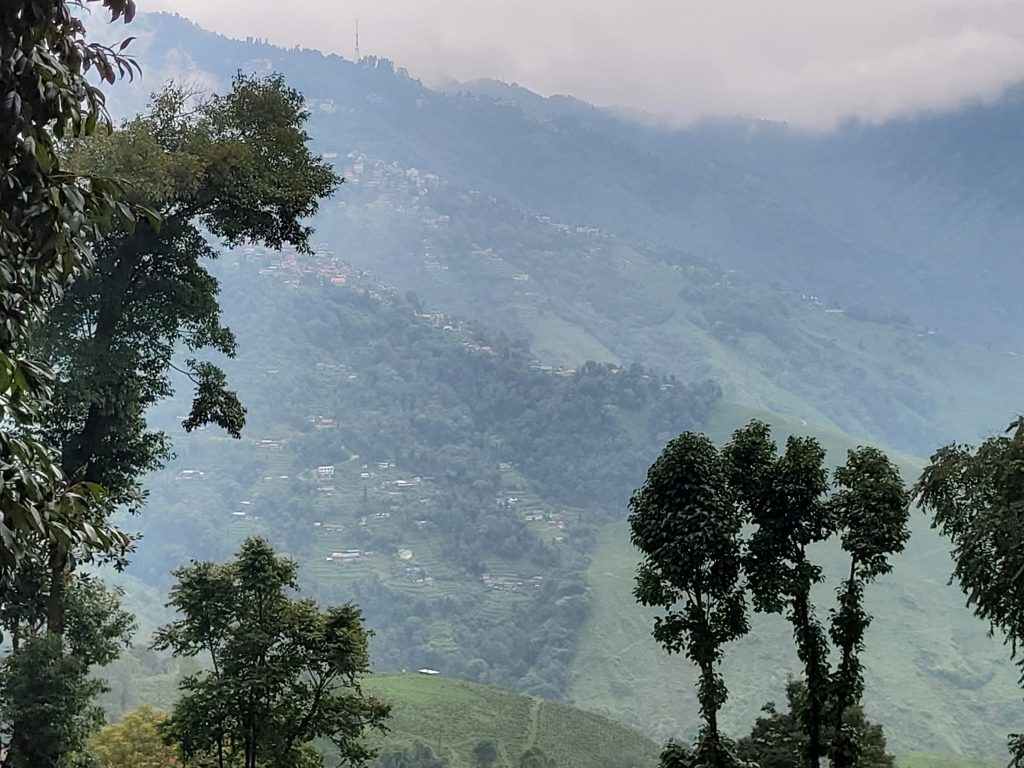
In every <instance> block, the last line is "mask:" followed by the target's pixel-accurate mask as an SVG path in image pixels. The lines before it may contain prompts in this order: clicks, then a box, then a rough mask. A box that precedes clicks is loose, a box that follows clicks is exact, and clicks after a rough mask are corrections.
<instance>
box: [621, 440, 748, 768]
mask: <svg viewBox="0 0 1024 768" xmlns="http://www.w3.org/2000/svg"><path fill="white" fill-rule="evenodd" d="M629 507H630V516H629V523H630V527H631V529H632V541H633V544H634V545H635V546H636V547H637V548H638V549H639V550H640V551H641V552H642V553H643V556H644V557H643V560H642V562H641V563H640V567H639V569H638V572H637V577H636V589H635V595H636V598H637V600H638V601H639V602H641V603H642V604H644V605H650V606H657V607H660V608H662V609H663V610H664V611H665V615H663V616H658V617H657V618H656V619H655V624H654V632H653V634H654V638H655V639H656V640H657V641H658V642H659V643H661V645H662V646H663V647H664V648H665V649H666V650H667V651H668V652H669V653H680V652H683V653H685V654H686V655H687V657H688V658H689V659H690V660H691V661H693V663H694V664H696V665H697V666H698V668H699V669H700V681H699V684H698V699H699V701H700V709H701V715H702V716H703V718H704V721H705V726H706V727H705V729H704V731H703V733H702V735H701V739H700V743H699V744H698V747H697V750H696V752H697V753H698V763H697V764H705V765H709V766H713V768H718V767H719V766H726V765H731V764H732V763H733V762H734V758H733V757H732V755H731V754H730V751H729V749H728V745H727V743H726V742H725V741H724V739H723V738H722V737H721V735H720V733H719V729H718V710H719V709H720V708H721V706H722V704H723V703H724V702H725V699H726V695H727V691H726V687H725V682H724V680H723V679H722V676H721V674H720V673H719V671H718V666H719V664H720V663H721V659H722V654H723V647H724V646H725V644H726V643H727V642H729V641H730V640H735V639H736V638H738V637H741V636H743V635H744V634H745V633H746V632H747V631H748V628H749V627H748V623H747V614H746V602H745V599H744V592H743V584H742V579H741V576H742V568H741V565H742V550H741V540H740V532H741V528H742V525H743V513H742V511H741V510H740V508H739V507H738V506H737V505H736V504H735V503H734V498H733V496H732V492H731V490H730V487H729V483H728V477H727V472H726V470H725V467H724V466H723V458H722V456H721V455H720V454H719V452H718V451H717V450H716V449H715V447H714V445H713V444H712V443H711V441H710V440H708V438H707V437H706V436H704V435H697V434H694V433H691V432H686V433H683V434H682V435H680V436H679V437H677V438H676V439H674V440H673V441H672V442H670V443H669V444H668V446H667V447H666V448H665V450H664V451H663V452H662V454H661V456H659V457H658V459H657V460H656V461H655V462H654V464H653V465H652V466H651V468H650V470H649V472H648V473H647V482H646V483H645V484H644V485H643V487H642V488H640V489H639V490H638V491H637V492H636V493H634V495H633V498H632V499H631V500H630V504H629ZM701 761H703V762H701Z"/></svg>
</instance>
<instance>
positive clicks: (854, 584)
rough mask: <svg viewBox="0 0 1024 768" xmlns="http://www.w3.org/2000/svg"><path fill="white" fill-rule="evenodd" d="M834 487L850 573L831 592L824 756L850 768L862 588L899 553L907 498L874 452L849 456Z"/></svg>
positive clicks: (863, 617)
mask: <svg viewBox="0 0 1024 768" xmlns="http://www.w3.org/2000/svg"><path fill="white" fill-rule="evenodd" d="M834 484H835V487H836V489H837V490H836V492H835V494H834V495H833V496H832V498H831V499H830V500H829V504H830V506H831V507H832V514H833V515H834V517H835V525H836V528H837V530H838V532H839V535H840V538H841V540H842V545H843V551H844V552H845V553H846V554H848V555H849V556H850V571H849V576H848V577H847V578H846V579H845V581H844V582H843V583H842V584H841V585H840V586H839V587H838V588H837V597H838V603H839V606H838V608H837V609H835V610H834V611H833V613H832V620H831V623H830V627H829V634H830V635H831V637H832V642H833V643H834V644H835V647H836V648H837V649H838V651H839V654H840V658H839V663H838V665H837V667H836V670H835V672H834V673H833V675H832V692H831V695H832V700H831V707H832V711H833V712H832V718H833V728H834V733H833V737H832V746H831V750H830V754H831V757H832V764H833V765H834V766H836V768H852V767H853V766H856V765H858V755H859V754H860V750H861V749H862V746H861V744H860V742H859V741H858V739H857V733H856V731H855V729H854V727H853V726H852V725H851V723H850V722H849V720H848V713H849V712H850V710H851V708H854V707H857V706H859V705H860V701H861V695H862V694H863V691H864V676H863V670H862V665H861V662H860V655H861V652H862V651H863V649H864V632H865V631H866V630H867V627H868V625H869V624H870V623H871V616H870V615H868V614H867V613H866V612H865V610H864V606H863V600H864V588H865V586H866V585H867V584H869V583H871V582H872V581H874V580H875V579H876V578H877V577H878V576H881V575H883V574H886V573H889V572H890V571H891V570H892V563H891V561H890V557H891V556H892V555H894V554H897V553H899V552H902V551H903V548H904V546H905V545H906V543H907V539H909V538H910V530H909V529H908V527H907V525H908V520H909V516H910V494H909V493H908V492H907V489H906V487H905V486H904V484H903V480H902V478H901V477H900V472H899V469H898V468H897V467H896V465H895V464H893V463H892V462H891V461H890V460H889V458H888V457H887V456H886V455H885V454H884V453H882V452H881V451H880V450H878V449H877V448H858V449H856V450H853V451H850V452H849V455H848V457H847V461H846V463H845V464H844V465H842V466H841V467H838V468H837V469H836V471H835V474H834Z"/></svg>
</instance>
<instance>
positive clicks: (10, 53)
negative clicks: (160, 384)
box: [0, 0, 135, 577]
mask: <svg viewBox="0 0 1024 768" xmlns="http://www.w3.org/2000/svg"><path fill="white" fill-rule="evenodd" d="M90 1H91V0H84V2H74V1H73V0H25V2H8V3H3V4H2V5H0V93H2V94H3V96H2V97H0V177H2V178H0V576H4V577H5V576H6V575H7V574H8V573H9V572H10V570H11V569H12V568H13V567H14V566H15V565H16V564H17V562H18V560H19V558H20V556H21V554H22V552H23V551H24V549H25V548H26V541H25V539H26V537H27V536H31V537H39V536H44V537H48V538H53V539H55V540H60V541H66V542H69V543H74V544H83V545H90V546H98V547H101V548H103V547H108V546H113V545H115V544H120V543H123V540H122V538H121V537H120V536H118V535H117V534H116V532H114V531H112V530H109V529H105V528H102V527H101V528H94V527H93V526H91V525H88V524H84V522H83V521H82V520H81V519H80V516H79V509H80V505H81V503H82V502H83V500H84V498H85V497H86V495H88V494H89V493H91V491H89V490H88V489H84V488H80V487H79V488H76V487H71V486H69V483H68V481H67V478H66V477H65V476H64V475H63V474H62V473H61V469H60V463H59V461H58V460H57V458H56V456H55V453H54V451H53V449H52V447H51V446H49V445H48V444H47V443H46V442H44V441H42V440H40V439H39V437H38V435H36V434H35V427H36V425H37V424H38V422H39V411H40V408H41V406H42V404H43V403H45V401H46V400H47V399H48V398H49V396H50V393H51V376H50V373H49V371H48V370H47V368H46V367H45V366H44V365H41V364H40V363H39V362H38V361H36V360H34V359H32V358H31V356H30V354H29V349H28V339H29V335H30V334H31V332H32V330H33V329H34V327H35V326H36V325H37V323H38V322H39V320H40V319H41V317H42V316H43V314H44V313H45V312H46V310H47V309H48V308H49V307H50V306H51V305H52V303H53V301H54V300H55V299H56V298H57V297H58V296H59V295H60V293H61V292H62V291H63V290H65V289H66V288H67V287H68V285H70V284H71V283H72V282H73V281H74V280H75V279H76V278H78V277H80V276H81V275H82V274H83V273H84V272H86V271H87V270H88V269H89V267H90V264H91V257H90V252H89V248H88V245H87V241H88V240H89V239H90V238H93V237H95V236H97V235H101V234H103V233H104V232H106V231H109V229H110V228H111V227H112V226H113V225H114V224H115V223H118V222H120V223H121V224H122V225H128V224H130V222H131V221H132V220H133V214H132V211H131V210H130V209H129V208H128V206H126V205H125V204H124V203H123V202H121V200H120V199H119V197H120V194H121V190H120V189H119V187H118V185H117V184H115V183H113V182H112V181H110V180H109V179H107V178H103V177H101V176H91V175H83V174H76V173H74V172H72V171H70V170H69V169H68V168H67V167H65V164H64V162H63V160H62V158H61V154H60V152H59V150H58V144H59V142H60V141H61V140H62V139H64V138H66V137H80V136H88V135H92V134H94V133H96V131H97V130H98V129H99V128H101V127H103V126H109V119H108V118H107V114H106V111H105V109H104V97H103V92H102V90H101V87H100V86H98V85H96V84H94V83H93V82H91V81H90V79H89V77H88V72H89V71H90V70H92V71H94V72H95V73H96V74H97V75H98V76H99V79H100V80H101V81H102V82H104V83H107V84H112V83H114V82H115V81H116V80H117V79H118V77H119V76H125V75H129V76H130V75H132V74H133V72H134V69H133V67H134V64H133V62H131V61H130V60H129V59H127V58H126V57H125V56H124V55H122V53H121V52H122V51H123V50H124V48H125V45H126V44H127V41H126V43H125V44H122V45H120V46H118V48H117V50H114V49H112V48H110V47H107V46H102V45H99V44H97V43H89V42H87V41H86V30H85V26H84V24H83V22H82V18H81V14H75V13H74V10H73V9H74V8H76V7H80V6H83V5H85V4H86V3H87V2H90ZM103 6H104V9H105V11H106V12H108V13H109V14H110V17H111V18H112V19H114V20H117V19H124V20H125V21H126V22H127V21H130V20H131V19H132V17H133V16H134V14H135V3H134V2H133V0H103Z"/></svg>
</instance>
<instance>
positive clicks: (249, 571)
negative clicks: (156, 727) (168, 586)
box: [154, 539, 388, 768]
mask: <svg viewBox="0 0 1024 768" xmlns="http://www.w3.org/2000/svg"><path fill="white" fill-rule="evenodd" d="M296 574H297V567H296V565H295V562H294V561H292V560H289V559H287V558H284V557H279V556H277V555H275V554H274V551H273V550H272V549H271V547H270V545H269V544H267V542H266V541H264V540H262V539H247V540H246V541H245V543H244V544H243V545H242V548H241V550H239V552H238V556H237V557H236V558H235V559H234V560H233V561H231V562H228V563H226V564H223V565H219V564H216V563H211V562H202V563H195V564H194V565H191V566H189V567H186V568H181V569H179V570H178V571H176V572H175V578H176V584H175V586H174V588H173V589H172V590H171V597H170V603H169V605H170V606H171V607H173V608H174V609H175V610H176V611H177V612H178V613H179V614H180V616H181V617H180V618H179V619H177V620H176V621H174V622H173V623H171V624H168V625H167V626H165V627H163V628H161V629H160V630H159V631H158V632H157V635H156V640H155V644H154V646H155V647H156V648H157V649H170V650H171V651H173V652H174V653H175V654H176V655H180V656H196V655H198V654H204V655H207V656H208V658H209V659H210V662H211V664H212V667H211V669H209V670H207V671H204V672H200V673H197V674H194V675H190V676H188V677H186V678H185V679H184V680H183V681H182V682H181V690H182V696H181V697H180V698H179V699H178V701H177V702H176V703H175V705H174V709H173V712H172V714H171V718H170V721H169V723H168V725H167V734H168V737H169V738H170V739H171V740H173V741H174V742H175V743H177V744H179V745H180V747H181V751H182V755H183V757H184V759H185V762H186V764H201V762H197V761H202V760H203V759H207V758H209V759H216V761H217V765H218V766H223V765H234V764H235V763H234V762H233V761H238V762H239V763H240V764H241V765H242V766H244V768H257V766H259V765H292V764H293V763H294V762H295V761H296V760H304V761H306V760H309V759H310V758H311V755H310V753H308V751H307V750H306V748H305V747H306V745H307V744H308V743H309V742H311V741H312V740H313V739H317V738H327V739H330V741H331V742H332V743H333V744H334V745H335V747H337V750H338V753H339V755H340V756H341V757H342V758H343V759H345V760H347V761H348V762H349V763H350V764H352V765H360V764H362V763H364V762H365V761H366V760H368V759H369V758H371V757H372V756H373V750H371V749H369V748H368V747H367V746H366V745H365V744H364V743H363V742H362V741H361V736H362V735H363V733H364V732H365V731H366V730H367V729H370V728H376V729H382V728H383V723H384V719H385V718H386V717H387V714H388V706H387V705H386V704H384V703H383V702H381V701H379V700H377V699H375V698H374V697H372V696H367V695H364V694H363V693H362V691H361V688H360V678H361V677H362V676H363V675H365V674H366V673H367V672H368V670H369V633H368V632H367V631H366V630H365V629H364V628H363V620H362V615H361V613H360V611H359V609H358V608H357V607H356V606H354V605H343V606H337V607H331V608H327V609H325V610H321V609H320V608H318V607H317V605H316V604H315V603H314V602H313V601H312V600H308V599H306V600H299V599H295V598H292V597H290V596H289V594H288V593H289V592H290V591H292V590H294V589H296V587H297V581H296Z"/></svg>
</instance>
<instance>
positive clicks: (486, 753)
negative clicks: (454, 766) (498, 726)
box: [473, 739, 498, 768]
mask: <svg viewBox="0 0 1024 768" xmlns="http://www.w3.org/2000/svg"><path fill="white" fill-rule="evenodd" d="M496 762H498V746H497V744H495V743H494V742H493V741H491V740H490V739H484V740H483V741H478V742H477V743H476V746H475V747H473V765H474V767H475V768H491V766H493V765H494V764H495V763H496Z"/></svg>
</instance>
